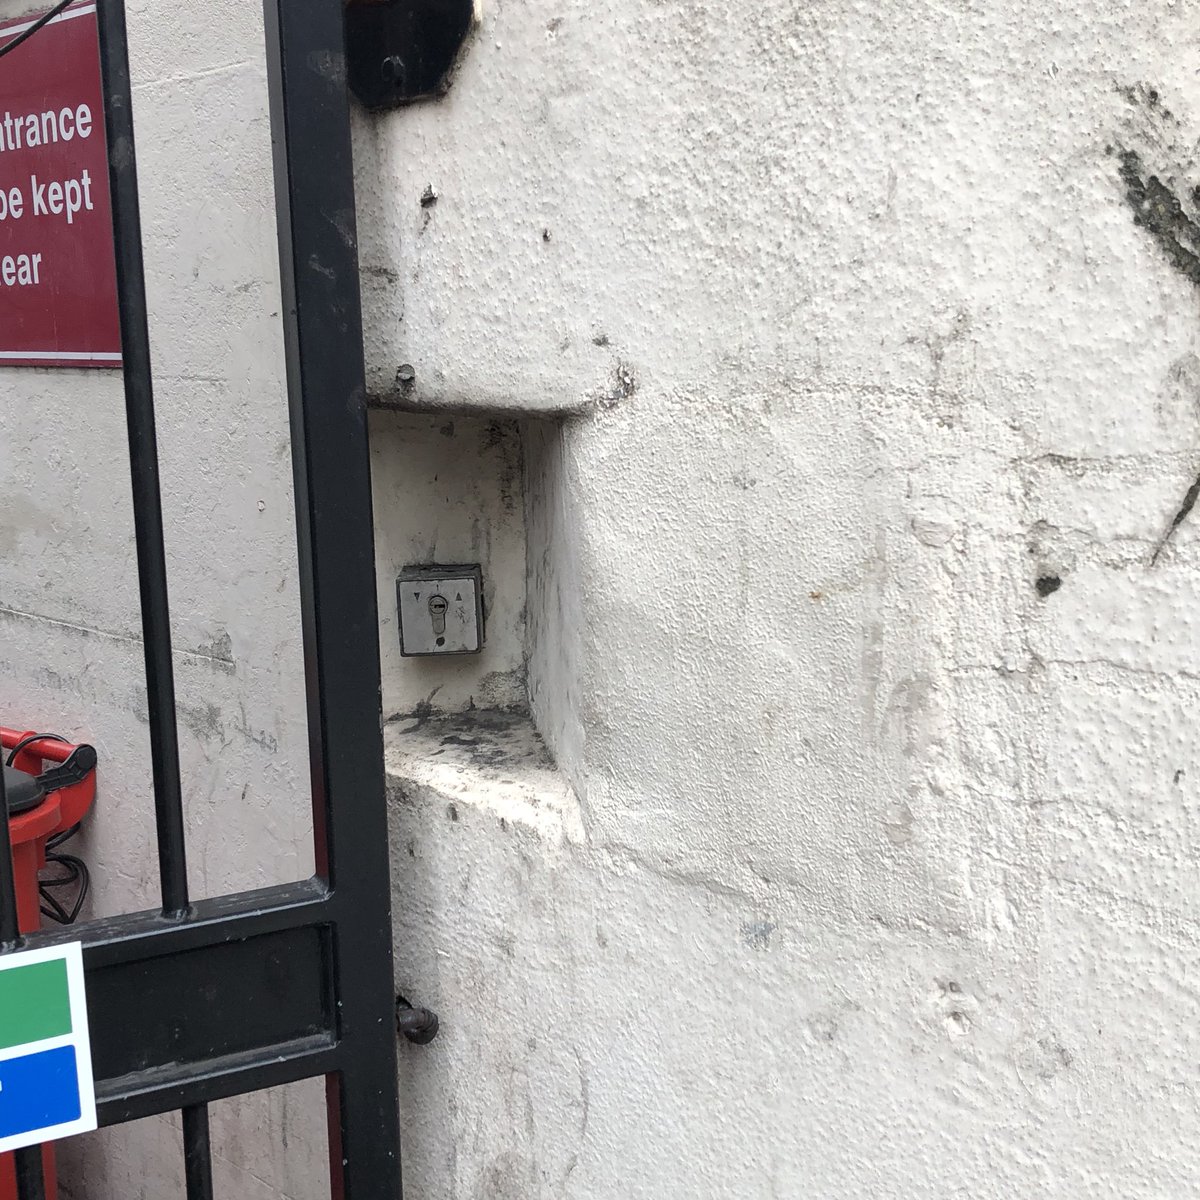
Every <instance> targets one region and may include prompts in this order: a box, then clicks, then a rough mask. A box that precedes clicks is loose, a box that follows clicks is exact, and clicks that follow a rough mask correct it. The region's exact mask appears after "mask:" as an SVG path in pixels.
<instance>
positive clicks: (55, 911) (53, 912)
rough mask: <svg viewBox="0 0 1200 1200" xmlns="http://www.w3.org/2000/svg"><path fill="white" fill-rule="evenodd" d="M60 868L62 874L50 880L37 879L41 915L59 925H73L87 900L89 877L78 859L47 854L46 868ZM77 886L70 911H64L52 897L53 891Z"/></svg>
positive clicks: (83, 863)
mask: <svg viewBox="0 0 1200 1200" xmlns="http://www.w3.org/2000/svg"><path fill="white" fill-rule="evenodd" d="M51 865H53V866H56V867H62V868H63V870H64V874H62V875H59V876H57V877H55V878H51V879H42V878H40V877H39V879H38V893H39V895H40V896H41V898H42V906H41V908H42V915H43V916H46V917H49V918H50V920H52V921H54V922H55V923H56V924H59V925H74V924H75V922H76V920H78V918H79V914H80V912H81V911H82V909H83V902H84V900H86V899H87V894H88V890H89V889H90V887H91V882H92V880H91V875H90V874H89V873H88V869H87V864H86V863H85V862H84V861H83V860H82V859H80V858H76V857H75V856H74V855H73V854H47V855H46V866H47V867H49V866H51ZM75 886H78V888H79V891H78V892H77V893H76V896H75V902H74V903H73V904H72V905H71V908H70V910H68V909H66V908H65V907H64V906H63V904H62V902H61V901H60V900H59V899H58V897H57V896H55V895H54V893H53V889H55V888H62V887H75Z"/></svg>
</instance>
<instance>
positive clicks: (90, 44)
mask: <svg viewBox="0 0 1200 1200" xmlns="http://www.w3.org/2000/svg"><path fill="white" fill-rule="evenodd" d="M35 19H36V18H29V17H24V18H22V19H21V20H19V21H8V22H5V23H3V24H0V45H3V44H4V43H5V42H7V41H9V40H10V39H11V38H12V37H14V36H16V35H17V34H19V33H20V32H21V31H22V30H24V29H27V28H28V27H29V26H30V25H31V24H32V23H33V20H35ZM120 365H121V326H120V320H119V318H118V316H117V281H116V264H115V261H114V258H113V233H112V209H111V206H110V203H109V196H108V161H107V155H106V153H105V145H104V98H103V91H102V89H101V86H100V51H99V45H98V42H97V36H96V5H95V4H94V3H91V4H88V3H79V4H78V5H72V6H71V7H70V8H68V9H66V10H65V11H64V12H62V13H61V14H60V15H59V16H57V17H55V18H54V20H52V21H50V22H49V23H48V24H47V25H45V26H43V28H41V29H39V30H38V31H37V32H36V33H35V34H33V36H32V37H30V38H29V39H28V40H27V41H25V42H23V43H22V44H21V45H20V46H18V47H17V48H16V49H15V50H13V51H12V52H11V53H10V54H7V55H5V56H4V57H3V58H0V366H33V367H119V366H120Z"/></svg>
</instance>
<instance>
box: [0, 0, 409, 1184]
mask: <svg viewBox="0 0 1200 1200" xmlns="http://www.w3.org/2000/svg"><path fill="white" fill-rule="evenodd" d="M264 8H265V12H266V50H267V72H268V80H269V86H270V99H271V129H272V136H273V140H274V147H275V152H274V153H275V195H276V211H277V221H278V230H279V247H280V263H281V280H282V291H283V308H282V313H283V322H284V333H285V345H286V353H287V381H288V403H289V410H290V416H291V433H292V463H293V470H294V476H295V495H296V526H297V534H298V542H299V570H300V602H301V612H302V619H303V640H304V662H305V678H306V692H307V704H308V726H309V745H310V766H311V778H312V799H313V828H314V840H315V843H316V863H317V870H316V874H315V875H314V876H313V877H312V878H311V879H308V880H305V881H303V882H300V883H294V884H285V885H281V886H277V887H268V888H262V889H258V890H255V891H250V892H243V893H240V894H237V895H230V896H224V897H220V898H218V899H210V900H200V901H197V902H195V903H193V902H191V901H190V900H189V896H188V882H187V866H186V857H185V839H184V821H183V805H182V789H181V785H180V773H179V751H178V739H177V731H176V721H175V688H174V678H173V669H172V650H171V629H170V617H169V611H168V605H167V575H166V558H165V553H164V548H163V527H162V511H161V497H160V490H159V480H158V454H157V448H156V439H155V423H154V398H153V387H152V381H151V370H150V345H149V335H148V329H147V312H146V295H145V280H144V273H143V265H142V237H141V221H140V216H139V211H138V186H137V166H136V160H135V154H134V140H133V114H132V111H131V99H130V75H129V62H128V42H127V36H126V25H125V6H124V3H123V0H97V15H98V21H99V28H100V54H101V64H102V73H103V79H104V93H105V126H106V133H107V137H108V151H109V180H110V185H111V191H112V208H113V229H114V237H115V245H116V258H117V286H118V299H119V307H120V314H121V345H122V354H123V364H124V377H125V398H126V410H127V417H128V425H129V445H130V464H131V473H132V481H133V500H134V504H133V508H134V520H135V532H136V541H137V556H138V575H139V583H140V590H141V609H142V630H143V637H144V643H145V658H146V679H147V699H148V708H149V721H150V742H151V756H152V763H153V776H154V806H155V816H156V823H157V832H158V856H159V873H160V882H161V891H162V908H161V911H157V912H151V913H144V914H138V915H130V916H121V917H113V918H109V919H107V920H101V921H93V922H89V923H87V924H84V925H82V926H78V927H76V928H75V929H74V930H73V931H71V932H68V933H60V934H50V933H46V934H33V935H30V936H28V937H27V938H25V939H21V938H20V937H19V936H18V934H17V927H16V908H15V901H14V900H13V890H12V882H13V881H12V862H11V853H10V847H9V845H8V842H9V838H8V827H7V823H6V822H5V821H3V820H0V950H10V949H13V948H15V947H16V946H18V945H20V946H22V947H32V946H41V945H50V944H53V943H54V942H60V941H71V940H76V939H79V940H82V942H83V958H84V969H85V975H86V981H87V996H88V1016H89V1021H90V1025H91V1030H92V1036H93V1044H92V1055H93V1065H94V1071H95V1079H96V1101H97V1111H98V1115H99V1120H100V1124H101V1125H102V1126H104V1125H115V1124H119V1123H121V1122H124V1121H131V1120H135V1119H138V1118H141V1117H146V1116H150V1115H152V1114H155V1113H163V1112H168V1111H172V1110H175V1109H179V1110H181V1111H182V1114H183V1143H184V1144H183V1149H184V1163H185V1177H186V1181H187V1196H188V1198H189V1200H208V1198H211V1196H212V1194H213V1191H212V1166H211V1157H210V1153H209V1134H208V1108H207V1105H208V1103H209V1102H210V1101H214V1100H218V1099H221V1098H224V1097H228V1096H234V1095H238V1094H242V1093H246V1092H253V1091H258V1090H260V1089H263V1088H270V1087H275V1086H278V1085H280V1084H286V1083H291V1082H294V1081H297V1080H301V1079H305V1078H311V1077H314V1076H320V1075H323V1076H325V1078H326V1081H327V1100H328V1111H329V1157H330V1173H331V1180H332V1191H333V1196H334V1200H399V1197H400V1191H401V1189H400V1163H399V1115H398V1102H397V1079H396V1032H395V1023H394V1003H395V996H394V987H393V980H392V943H391V905H390V881H389V857H388V840H387V816H386V806H385V790H384V777H383V742H382V735H381V727H380V699H379V685H380V679H379V656H378V624H377V614H376V603H375V562H374V545H373V530H372V515H371V493H370V466H369V459H368V449H367V426H366V390H365V380H364V370H363V352H362V315H361V310H360V299H359V280H358V260H357V248H356V229H355V207H354V181H353V170H352V159H351V144H350V126H349V111H348V99H347V92H346V82H345V55H344V49H343V12H342V0H265V2H264ZM6 811H7V807H6V805H5V802H4V795H3V779H2V773H0V813H4V812H6ZM231 1018H233V1019H231ZM16 1157H17V1175H18V1191H19V1193H20V1195H21V1196H22V1197H23V1198H28V1200H39V1198H40V1196H41V1194H42V1183H41V1156H40V1152H39V1151H38V1150H37V1149H36V1148H33V1149H31V1150H25V1151H18V1152H17V1156H16Z"/></svg>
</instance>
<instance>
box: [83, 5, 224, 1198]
mask: <svg viewBox="0 0 1200 1200" xmlns="http://www.w3.org/2000/svg"><path fill="white" fill-rule="evenodd" d="M96 19H97V23H98V25H99V31H100V71H101V77H102V80H103V89H104V130H105V134H106V136H107V139H108V178H109V189H110V191H111V194H112V218H113V243H114V251H115V255H116V266H117V308H118V311H119V313H120V318H121V363H122V367H123V370H124V382H125V413H126V421H127V423H128V426H129V466H130V477H131V481H132V487H133V521H134V534H135V540H136V543H137V560H138V585H139V590H140V596H141V608H142V640H143V644H144V649H145V659H146V706H147V712H148V716H149V725H150V757H151V764H152V769H153V780H154V813H155V821H156V824H157V829H158V871H159V881H160V885H161V889H162V907H163V914H164V916H168V917H181V916H183V915H184V914H185V913H186V912H187V908H188V879H187V854H186V847H185V835H184V824H183V792H182V787H181V784H180V775H179V736H178V730H177V728H176V722H175V672H174V664H173V662H172V659H171V614H170V608H169V606H168V601H167V559H166V550H165V547H164V545H163V520H162V495H161V491H160V488H159V480H158V439H157V436H156V433H155V423H154V385H153V378H152V375H151V369H150V330H149V325H148V320H147V310H146V278H145V268H144V264H143V262H142V222H141V213H140V208H139V203H138V179H137V158H136V152H135V148H134V136H133V96H132V87H131V82H130V75H129V40H128V33H127V30H126V24H125V4H124V0H98V2H97V5H96ZM183 1140H184V1161H185V1174H186V1178H187V1195H188V1197H189V1200H210V1198H211V1196H212V1159H211V1155H210V1153H209V1147H208V1109H207V1107H205V1106H202V1105H198V1106H196V1107H195V1108H194V1109H192V1110H188V1109H185V1110H184V1113H183Z"/></svg>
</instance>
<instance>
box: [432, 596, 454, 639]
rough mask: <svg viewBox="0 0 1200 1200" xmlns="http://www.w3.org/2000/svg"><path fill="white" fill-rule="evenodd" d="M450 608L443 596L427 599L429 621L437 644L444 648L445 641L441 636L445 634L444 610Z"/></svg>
mask: <svg viewBox="0 0 1200 1200" xmlns="http://www.w3.org/2000/svg"><path fill="white" fill-rule="evenodd" d="M449 607H450V602H449V601H448V600H447V599H446V597H445V596H430V597H429V619H430V620H431V621H432V622H433V632H434V633H436V634H437V635H438V637H437V644H438V645H439V646H444V645H445V644H446V639H445V638H444V637H443V636H442V635H443V634H444V633H445V632H446V609H448V608H449Z"/></svg>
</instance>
